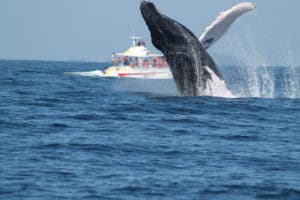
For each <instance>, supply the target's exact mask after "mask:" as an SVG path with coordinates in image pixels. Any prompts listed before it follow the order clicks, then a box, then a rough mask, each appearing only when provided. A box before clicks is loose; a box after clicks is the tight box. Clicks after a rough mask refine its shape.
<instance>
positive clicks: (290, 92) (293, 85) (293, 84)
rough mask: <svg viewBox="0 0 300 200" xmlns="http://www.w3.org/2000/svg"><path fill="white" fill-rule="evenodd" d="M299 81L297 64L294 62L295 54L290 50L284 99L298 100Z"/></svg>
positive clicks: (285, 76) (285, 77) (285, 74)
mask: <svg viewBox="0 0 300 200" xmlns="http://www.w3.org/2000/svg"><path fill="white" fill-rule="evenodd" d="M297 91H298V79H297V75H296V70H295V64H294V62H293V53H292V50H291V49H290V48H289V50H288V53H287V68H286V70H285V73H284V97H285V98H291V99H294V98H297V97H298V94H297Z"/></svg>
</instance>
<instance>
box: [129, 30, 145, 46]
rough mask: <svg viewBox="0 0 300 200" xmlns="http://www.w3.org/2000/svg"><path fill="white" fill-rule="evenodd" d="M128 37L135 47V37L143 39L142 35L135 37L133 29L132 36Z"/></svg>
mask: <svg viewBox="0 0 300 200" xmlns="http://www.w3.org/2000/svg"><path fill="white" fill-rule="evenodd" d="M129 38H130V39H132V46H133V47H135V46H138V45H137V39H143V38H142V37H136V36H135V35H134V30H133V31H132V36H131V37H129Z"/></svg>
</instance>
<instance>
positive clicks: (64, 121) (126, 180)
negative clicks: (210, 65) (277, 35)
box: [0, 60, 300, 200]
mask: <svg viewBox="0 0 300 200" xmlns="http://www.w3.org/2000/svg"><path fill="white" fill-rule="evenodd" d="M108 66H109V63H84V62H47V61H13V60H2V61H0V139H1V140H0V141H1V146H0V199H1V200H2V199H3V200H6V199H43V200H48V199H49V200H50V199H51V200H52V199H64V200H66V199H101V200H102V199H103V200H106V199H116V200H123V199H124V200H125V199H126V200H127V199H130V200H131V199H133V200H134V199H147V200H148V199H166V200H176V199H189V200H192V199H216V200H223V199H224V200H228V199H230V200H235V199H242V200H251V199H270V200H274V199H284V200H286V199H300V99H299V97H300V89H299V88H300V85H299V84H300V83H299V82H300V68H297V67H295V68H291V67H286V66H277V67H276V66H275V67H251V68H247V67H242V66H227V67H220V68H221V71H222V72H223V73H224V76H225V77H226V80H227V81H228V83H229V87H230V89H231V90H232V91H233V92H234V93H235V94H236V95H237V96H238V97H239V98H216V97H179V96H178V95H177V92H176V87H175V84H174V82H173V81H172V80H137V79H109V78H103V77H100V76H97V75H95V73H93V72H95V70H103V69H104V68H105V67H108Z"/></svg>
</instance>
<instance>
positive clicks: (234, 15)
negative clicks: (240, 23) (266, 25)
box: [199, 2, 255, 49]
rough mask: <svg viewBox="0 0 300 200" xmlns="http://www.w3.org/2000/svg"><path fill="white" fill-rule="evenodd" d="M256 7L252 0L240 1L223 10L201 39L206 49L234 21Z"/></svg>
mask: <svg viewBox="0 0 300 200" xmlns="http://www.w3.org/2000/svg"><path fill="white" fill-rule="evenodd" d="M254 9H255V5H254V4H253V3H250V2H244V3H240V4H238V5H236V6H234V7H232V8H231V9H229V10H227V11H225V12H222V13H221V14H220V15H219V16H218V17H217V19H216V20H215V21H214V22H213V23H212V24H211V25H210V26H208V27H207V28H206V29H205V31H204V33H203V34H202V35H201V36H200V38H199V40H200V42H201V43H202V45H203V47H204V48H205V49H208V48H209V47H211V45H213V44H214V43H215V42H216V41H218V40H219V39H220V38H221V37H222V36H223V35H224V34H225V33H226V32H227V30H228V29H229V27H230V26H231V25H232V23H233V22H234V21H235V20H236V19H238V18H239V17H240V16H242V15H244V14H246V13H247V12H250V11H252V10H254Z"/></svg>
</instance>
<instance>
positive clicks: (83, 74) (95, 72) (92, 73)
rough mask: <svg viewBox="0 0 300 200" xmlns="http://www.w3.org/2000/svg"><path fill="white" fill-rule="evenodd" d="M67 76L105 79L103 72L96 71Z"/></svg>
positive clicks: (73, 73)
mask: <svg viewBox="0 0 300 200" xmlns="http://www.w3.org/2000/svg"><path fill="white" fill-rule="evenodd" d="M66 74H69V75H74V76H94V77H105V75H104V73H103V71H101V70H95V71H89V72H66Z"/></svg>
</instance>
